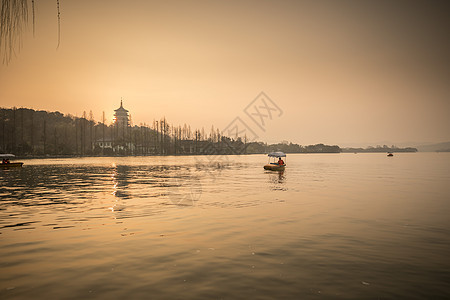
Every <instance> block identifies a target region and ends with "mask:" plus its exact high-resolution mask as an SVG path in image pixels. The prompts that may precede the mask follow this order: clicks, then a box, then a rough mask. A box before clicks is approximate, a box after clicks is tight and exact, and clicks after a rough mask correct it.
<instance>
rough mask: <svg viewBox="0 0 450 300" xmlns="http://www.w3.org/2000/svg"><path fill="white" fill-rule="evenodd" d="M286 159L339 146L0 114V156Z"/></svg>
mask: <svg viewBox="0 0 450 300" xmlns="http://www.w3.org/2000/svg"><path fill="white" fill-rule="evenodd" d="M272 151H283V152H286V153H311V152H320V153H338V152H341V149H340V148H339V146H327V145H324V144H317V145H310V146H300V145H298V144H292V143H280V144H272V145H268V144H266V143H262V142H248V141H247V139H246V137H245V136H244V137H234V138H233V137H228V136H224V135H223V134H222V133H221V131H220V130H219V129H217V128H214V126H212V127H211V129H210V131H209V132H206V131H205V129H204V128H201V129H197V128H196V129H192V128H191V127H190V126H189V125H187V124H184V125H183V126H175V125H172V124H170V123H169V122H167V120H166V119H165V118H162V119H160V120H154V121H153V122H152V123H151V124H145V123H143V124H140V125H132V124H130V126H126V127H124V128H119V127H118V126H117V124H114V123H112V124H106V121H105V114H104V113H103V117H102V120H101V121H100V122H98V121H95V119H94V116H93V114H92V111H91V112H89V113H86V112H83V114H82V116H80V117H78V116H73V115H70V114H69V115H64V114H62V113H60V112H47V111H42V110H33V109H28V108H10V109H8V108H0V152H1V153H13V154H15V155H18V156H23V157H27V156H28V157H35V156H37V157H41V156H95V155H188V154H192V155H195V154H206V155H208V154H209V155H222V154H223V155H225V154H254V153H255V154H256V153H268V152H272Z"/></svg>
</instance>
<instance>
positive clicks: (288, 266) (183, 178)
mask: <svg viewBox="0 0 450 300" xmlns="http://www.w3.org/2000/svg"><path fill="white" fill-rule="evenodd" d="M266 162H267V159H266V157H265V156H264V155H248V156H223V157H213V156H211V157H209V156H208V157H194V156H187V157H130V158H124V157H121V158H81V159H44V160H24V163H25V164H24V166H23V168H17V169H9V170H0V199H1V200H0V298H1V299H27V298H28V299H31V298H33V299H37V298H45V299H86V298H87V299H114V298H121V299H125V298H127V299H136V298H148V299H293V298H296V299H321V298H325V299H339V298H341V299H378V298H381V299H398V298H404V299H437V298H447V299H448V298H450V259H449V258H448V255H449V254H450V217H449V216H450V153H404V154H401V153H396V154H395V155H394V157H387V156H386V154H292V155H288V157H287V168H286V171H284V172H283V173H278V172H272V171H265V170H263V168H262V166H263V164H265V163H266Z"/></svg>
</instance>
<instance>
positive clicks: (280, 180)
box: [266, 170, 287, 191]
mask: <svg viewBox="0 0 450 300" xmlns="http://www.w3.org/2000/svg"><path fill="white" fill-rule="evenodd" d="M285 172H286V171H284V170H283V171H266V173H268V174H269V183H270V188H271V190H275V191H287V186H286V175H285Z"/></svg>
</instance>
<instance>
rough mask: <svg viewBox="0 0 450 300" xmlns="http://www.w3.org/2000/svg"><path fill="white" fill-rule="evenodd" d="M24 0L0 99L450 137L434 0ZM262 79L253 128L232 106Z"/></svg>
mask: <svg viewBox="0 0 450 300" xmlns="http://www.w3.org/2000/svg"><path fill="white" fill-rule="evenodd" d="M60 3H61V5H60V7H61V44H60V46H59V48H58V49H56V46H57V41H58V39H57V29H58V27H57V19H56V4H55V1H53V0H40V1H36V26H35V36H34V37H33V34H32V26H31V24H30V25H29V28H28V30H27V31H26V32H25V33H24V34H23V36H22V47H21V48H20V51H18V52H17V55H16V57H14V58H13V59H12V60H11V62H10V63H9V64H8V65H0V106H2V107H12V106H16V107H30V108H34V109H44V110H49V111H56V110H57V111H60V112H62V113H70V114H73V115H78V116H80V115H81V114H82V113H83V111H86V112H89V111H90V110H92V111H93V113H94V116H95V118H96V119H97V120H100V119H101V115H102V112H103V111H105V113H106V116H107V118H108V119H109V120H112V114H113V110H114V109H116V108H118V106H119V105H120V99H121V97H123V100H124V106H125V108H126V109H128V110H129V111H130V113H131V115H132V120H133V123H134V124H140V123H144V122H145V123H151V122H152V121H153V119H159V118H161V117H163V116H165V117H166V118H167V119H168V121H169V122H170V123H172V124H181V125H182V124H184V123H187V124H190V125H191V126H192V127H200V128H201V127H202V126H204V127H205V130H206V131H207V132H209V129H210V128H211V125H214V126H215V127H218V128H220V129H223V128H226V127H227V126H228V124H229V123H230V122H232V121H233V120H234V119H235V118H236V117H240V118H241V120H242V121H243V122H245V123H246V124H247V125H248V127H250V128H251V129H252V130H253V131H254V132H255V133H256V134H257V135H258V139H259V140H264V141H268V142H278V141H281V140H289V141H292V142H295V143H299V144H303V145H304V144H314V143H320V142H322V143H327V144H339V145H341V146H345V145H358V144H360V145H366V144H376V143H397V144H402V143H404V142H412V143H416V142H444V141H450V117H449V112H450V62H449V53H450V35H449V32H448V28H450V18H449V17H448V9H447V6H446V3H445V1H271V0H266V1H264V0H262V1H234V0H232V1H212V0H211V1H148V0H128V1H119V0H116V1H112V0H108V1H102V0H77V1H68V0H60ZM261 91H264V92H265V93H266V94H267V95H268V96H269V97H270V99H271V100H272V101H273V102H274V103H276V105H277V106H278V107H279V108H280V109H281V110H282V114H281V116H278V114H277V115H276V116H273V119H272V120H267V122H266V124H265V127H264V130H262V129H261V128H259V127H258V126H257V125H256V124H255V123H252V121H251V120H250V119H249V118H248V115H246V114H245V112H244V109H245V108H246V107H247V105H248V104H249V103H251V102H252V101H253V100H254V99H255V97H256V96H258V94H259V93H260V92H261Z"/></svg>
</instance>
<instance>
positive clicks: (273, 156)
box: [264, 151, 286, 171]
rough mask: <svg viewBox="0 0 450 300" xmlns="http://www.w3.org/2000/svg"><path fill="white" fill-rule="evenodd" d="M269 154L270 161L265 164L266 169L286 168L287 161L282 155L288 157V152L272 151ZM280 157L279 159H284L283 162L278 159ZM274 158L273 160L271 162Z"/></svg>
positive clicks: (277, 169) (280, 169)
mask: <svg viewBox="0 0 450 300" xmlns="http://www.w3.org/2000/svg"><path fill="white" fill-rule="evenodd" d="M268 156H269V162H268V164H266V165H265V166H264V170H271V171H284V169H285V168H286V163H285V162H284V161H282V160H281V158H282V157H286V154H285V153H283V152H280V151H278V152H271V153H269V154H268ZM277 158H278V161H280V160H281V161H282V162H283V163H282V164H280V163H278V161H276V159H277ZM271 160H272V162H270V161H271Z"/></svg>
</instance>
